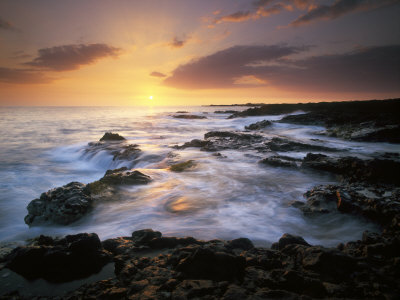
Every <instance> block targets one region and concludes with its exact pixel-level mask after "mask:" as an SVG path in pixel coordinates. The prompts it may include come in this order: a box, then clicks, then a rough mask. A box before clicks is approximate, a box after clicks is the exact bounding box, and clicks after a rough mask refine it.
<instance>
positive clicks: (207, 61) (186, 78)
mask: <svg viewBox="0 0 400 300" xmlns="http://www.w3.org/2000/svg"><path fill="white" fill-rule="evenodd" d="M303 50H304V49H303V48H299V47H288V46H234V47H231V48H228V49H225V50H222V51H219V52H216V53H214V54H211V55H209V56H205V57H202V58H199V59H197V60H193V61H191V62H189V63H187V64H184V65H181V66H179V67H178V68H176V69H175V70H174V71H173V72H172V75H171V76H170V77H168V78H166V79H165V80H164V83H165V84H166V85H169V86H172V87H177V88H183V89H191V88H194V89H202V88H225V87H233V86H234V82H235V81H236V80H237V79H238V78H240V77H243V76H248V75H254V74H252V72H251V71H252V69H253V68H252V67H250V66H249V64H252V63H257V62H260V61H273V60H276V59H278V58H282V57H285V56H287V55H290V54H295V53H298V52H300V51H303Z"/></svg>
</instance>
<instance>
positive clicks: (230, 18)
mask: <svg viewBox="0 0 400 300" xmlns="http://www.w3.org/2000/svg"><path fill="white" fill-rule="evenodd" d="M253 16H254V14H253V13H252V12H250V11H238V12H235V13H233V14H230V15H226V16H220V17H218V18H216V19H215V20H214V24H220V23H223V22H244V21H247V20H249V19H251V18H252V17H253Z"/></svg>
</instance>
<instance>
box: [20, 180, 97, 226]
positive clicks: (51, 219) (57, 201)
mask: <svg viewBox="0 0 400 300" xmlns="http://www.w3.org/2000/svg"><path fill="white" fill-rule="evenodd" d="M92 206H93V199H92V197H91V195H90V192H88V190H87V189H86V185H85V184H83V183H80V182H71V183H69V184H67V185H64V186H62V187H59V188H55V189H51V190H49V191H48V192H46V193H43V194H41V195H40V198H39V199H34V200H32V201H31V202H30V203H29V204H28V206H27V209H28V215H27V216H26V217H25V223H26V224H28V225H30V226H33V225H40V224H45V223H54V224H60V225H67V224H70V223H72V222H75V221H77V220H78V219H80V218H81V217H83V216H84V215H85V214H86V213H88V212H89V210H90V209H91V208H92Z"/></svg>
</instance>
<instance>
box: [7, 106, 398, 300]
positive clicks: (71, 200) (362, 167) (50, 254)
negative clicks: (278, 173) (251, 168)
mask: <svg viewBox="0 0 400 300" xmlns="http://www.w3.org/2000/svg"><path fill="white" fill-rule="evenodd" d="M301 105H303V104H301ZM326 105H328V111H327V107H326ZM332 105H333V106H332ZM354 105H355V103H350V104H337V105H334V104H332V103H330V104H324V105H322V106H323V107H322V108H321V106H320V105H314V104H312V105H311V107H312V109H310V111H308V112H307V111H306V110H305V111H306V112H305V113H304V114H301V115H288V116H285V117H284V118H283V119H282V120H278V121H273V122H271V121H267V120H264V121H259V122H257V123H254V124H250V125H249V126H246V128H244V129H243V130H241V131H210V132H207V133H206V134H205V135H204V139H202V140H198V139H196V140H192V141H188V142H186V143H184V144H182V145H174V146H172V147H171V148H172V149H175V150H176V151H179V150H181V149H185V148H197V149H198V150H201V151H206V152H211V153H213V155H214V156H216V157H221V158H223V154H221V153H220V152H219V151H224V150H237V151H241V150H246V149H250V150H254V151H257V153H261V154H262V155H263V156H264V158H263V159H262V160H260V161H259V164H260V165H265V166H268V167H272V168H287V169H290V170H299V171H301V172H303V171H304V172H305V171H307V172H325V173H328V174H332V175H334V176H337V178H338V179H340V180H338V182H337V183H336V184H328V185H320V186H314V188H312V189H310V190H308V191H304V192H305V194H304V196H305V201H304V202H303V201H293V202H292V203H290V206H292V207H294V208H296V209H299V210H300V211H302V213H303V214H304V217H305V218H313V217H316V216H323V215H324V214H332V213H339V214H349V215H355V216H361V217H362V218H365V219H367V220H368V221H369V222H372V223H374V224H377V225H379V226H381V228H382V232H380V233H374V232H368V231H367V232H364V234H363V237H362V239H361V240H357V241H350V242H347V243H345V244H343V243H341V244H339V245H337V246H336V247H322V246H316V245H310V244H309V243H308V242H307V241H306V240H304V239H303V238H302V237H300V236H295V235H292V234H290V232H288V233H285V234H284V235H283V236H282V237H281V238H280V239H279V241H277V242H275V243H274V244H273V245H272V246H271V248H265V247H254V245H253V243H252V242H251V241H250V240H249V239H247V238H246V237H243V238H237V239H234V240H230V241H223V240H210V241H202V240H197V239H195V238H193V237H186V238H178V237H164V236H162V233H161V232H158V231H153V230H151V229H144V230H138V231H135V232H133V233H132V236H125V237H117V238H111V239H106V240H103V241H100V239H99V238H98V236H97V234H95V233H80V234H74V235H68V236H65V237H62V238H52V237H48V236H43V235H42V236H39V237H37V238H35V239H33V240H32V241H31V242H30V243H28V244H27V245H26V246H20V247H17V248H14V249H11V248H9V249H8V250H7V249H5V250H4V249H2V250H4V251H1V252H0V254H1V256H0V264H1V265H0V271H4V270H13V271H15V272H16V273H18V274H20V275H22V276H23V277H25V278H27V279H28V280H34V279H38V278H41V279H45V280H47V281H50V282H58V283H61V282H71V281H73V280H81V282H84V281H85V280H86V279H87V278H88V276H89V278H90V276H93V274H96V273H99V272H100V273H101V272H102V270H103V268H104V266H109V264H110V263H114V266H115V270H114V276H113V277H112V278H111V279H106V278H103V279H104V280H100V281H95V282H93V283H91V284H87V285H84V286H82V287H80V288H77V289H73V290H71V291H69V292H67V293H66V294H63V295H62V299H76V298H96V299H97V298H104V299H109V298H116V299H124V298H128V297H129V298H132V299H142V298H146V297H147V298H153V299H171V298H172V299H186V298H198V299H213V298H221V299H246V298H247V299H269V298H274V297H275V298H285V299H297V298H299V297H302V299H310V298H311V299H312V298H332V297H334V298H355V299H357V298H376V297H381V298H385V299H395V298H396V295H398V294H400V288H399V287H400V280H399V279H398V278H400V276H399V275H400V273H399V269H400V257H399V253H400V230H399V229H400V202H399V197H400V176H399V170H400V155H399V154H398V153H376V155H375V156H374V157H369V158H368V159H360V158H358V157H354V156H334V155H333V156H332V155H330V153H336V152H338V151H339V150H338V149H336V148H334V147H328V146H327V145H324V144H323V143H319V142H318V141H313V142H312V143H304V142H299V141H297V140H295V139H290V138H283V137H273V138H268V139H266V138H265V137H263V135H262V132H263V131H264V130H269V128H270V127H271V126H274V124H275V122H278V123H284V122H288V123H294V124H299V125H315V124H318V125H323V126H325V128H326V130H325V131H324V132H322V133H321V134H323V135H327V136H332V137H336V138H342V139H348V140H356V141H374V142H390V143H393V144H397V143H399V142H400V141H399V135H398V131H399V128H400V120H399V118H400V117H399V116H397V111H398V110H396V109H395V108H398V107H399V105H400V100H389V101H386V102H382V103H380V106H379V107H380V110H378V109H377V108H378V106H376V105H375V102H373V103H372V104H371V102H368V103H358V104H357V105H356V106H355V107H354ZM359 105H361V106H359ZM293 107H294V106H291V107H288V106H287V105H281V106H279V105H270V106H262V107H254V108H249V109H247V110H245V111H243V112H239V113H234V114H231V112H230V111H226V112H221V113H226V114H230V117H228V118H237V117H245V116H262V115H264V114H267V115H268V114H269V115H271V114H272V115H274V114H284V113H287V112H288V111H290V110H291V109H292V108H293ZM193 116H194V117H196V116H195V115H193ZM193 116H192V115H186V116H185V118H183V119H190V118H192V117H193ZM194 117H193V118H194ZM86 151H87V152H88V153H95V151H109V152H110V153H112V155H114V157H115V158H116V159H126V160H128V161H134V160H135V159H137V157H138V155H139V154H140V151H141V149H140V147H139V146H138V145H136V144H135V145H131V144H129V145H127V144H126V143H125V138H123V137H122V136H120V135H118V134H114V133H111V132H109V133H106V134H105V135H104V136H103V138H101V139H100V141H98V142H95V143H89V144H88V146H87V149H86ZM290 151H303V152H305V153H307V155H306V156H305V157H304V158H303V159H299V158H293V157H291V156H285V155H282V153H285V152H290ZM320 152H323V153H326V154H321V153H320ZM277 153H280V154H279V155H278V154H277ZM195 167H196V161H193V160H188V161H181V162H178V163H177V162H176V161H174V160H171V161H170V162H169V164H168V170H169V171H170V172H178V173H179V172H187V171H189V170H190V169H192V168H195ZM152 180H154V179H153V178H151V177H150V176H148V175H147V174H144V173H141V172H139V171H137V170H135V169H131V168H127V167H123V168H119V169H114V170H108V171H107V172H106V173H105V175H104V176H103V177H102V178H100V179H99V180H96V181H94V182H91V183H88V184H83V183H79V182H71V183H69V184H66V185H64V186H62V187H59V188H55V189H52V190H49V191H48V192H45V193H43V194H42V195H41V196H40V198H38V199H34V200H33V201H31V203H30V204H29V205H28V215H27V216H26V217H25V222H26V223H27V224H28V225H30V226H36V225H40V224H59V225H64V226H68V224H71V223H74V222H76V221H77V220H79V219H80V218H82V217H83V216H85V214H87V213H88V212H90V211H91V210H92V209H93V207H94V205H96V204H97V203H101V202H102V201H109V200H110V199H114V198H116V199H117V198H118V197H117V192H118V189H119V188H120V187H121V186H131V185H145V184H148V183H150V182H151V181H152ZM7 277H8V276H4V278H5V279H4V282H7ZM53 296H54V297H56V296H55V295H52V296H49V297H47V298H45V299H51V297H53ZM9 298H12V299H25V298H30V296H26V295H22V294H19V292H18V290H16V291H10V292H7V294H6V295H0V299H9Z"/></svg>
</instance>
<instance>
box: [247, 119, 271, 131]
mask: <svg viewBox="0 0 400 300" xmlns="http://www.w3.org/2000/svg"><path fill="white" fill-rule="evenodd" d="M271 125H272V122H271V121H268V120H263V121H260V122H256V123H253V124H250V125H249V126H245V127H244V128H245V129H246V130H260V129H264V128H266V127H269V126H271Z"/></svg>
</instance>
